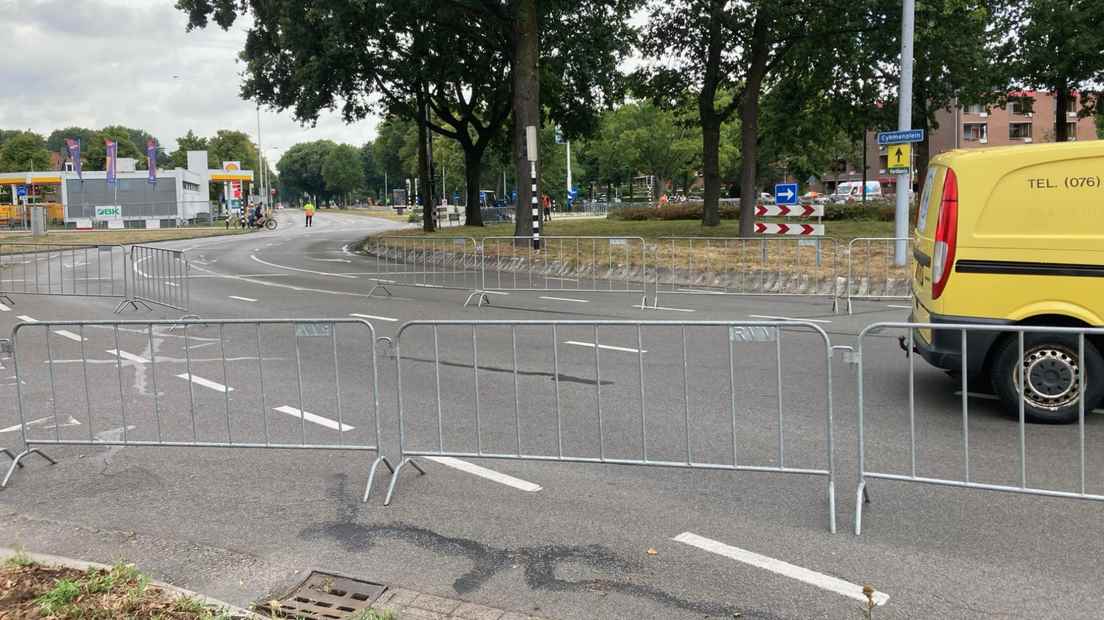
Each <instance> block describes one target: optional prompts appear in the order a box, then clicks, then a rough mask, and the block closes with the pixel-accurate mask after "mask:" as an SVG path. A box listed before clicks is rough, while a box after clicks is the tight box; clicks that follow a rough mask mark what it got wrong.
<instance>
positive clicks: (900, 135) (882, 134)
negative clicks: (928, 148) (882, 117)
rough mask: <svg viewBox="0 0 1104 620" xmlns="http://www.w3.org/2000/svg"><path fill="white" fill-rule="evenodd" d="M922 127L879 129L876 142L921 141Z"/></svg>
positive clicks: (902, 142) (883, 143)
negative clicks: (902, 129) (898, 129)
mask: <svg viewBox="0 0 1104 620" xmlns="http://www.w3.org/2000/svg"><path fill="white" fill-rule="evenodd" d="M923 141H924V130H923V129H906V130H905V131H879V132H878V144H879V145H882V146H884V145H886V144H905V143H906V142H923Z"/></svg>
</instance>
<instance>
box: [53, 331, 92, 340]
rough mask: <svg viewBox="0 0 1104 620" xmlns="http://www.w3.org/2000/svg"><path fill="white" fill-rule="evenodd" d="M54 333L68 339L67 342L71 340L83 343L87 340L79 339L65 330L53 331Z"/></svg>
mask: <svg viewBox="0 0 1104 620" xmlns="http://www.w3.org/2000/svg"><path fill="white" fill-rule="evenodd" d="M54 333H55V334H57V335H59V336H61V337H62V338H68V339H69V340H73V341H75V342H84V341H85V340H88V339H87V338H81V336H80V335H79V334H74V333H73V332H71V331H69V330H67V329H55V330H54Z"/></svg>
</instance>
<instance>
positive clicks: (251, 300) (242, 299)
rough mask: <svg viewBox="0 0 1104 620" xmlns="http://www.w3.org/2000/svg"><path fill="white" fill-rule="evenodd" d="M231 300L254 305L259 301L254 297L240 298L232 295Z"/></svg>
mask: <svg viewBox="0 0 1104 620" xmlns="http://www.w3.org/2000/svg"><path fill="white" fill-rule="evenodd" d="M230 299H237V300H238V301H248V302H249V303H253V302H255V301H257V300H256V299H253V298H252V297H238V296H237V295H230Z"/></svg>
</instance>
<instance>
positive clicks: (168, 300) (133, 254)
mask: <svg viewBox="0 0 1104 620" xmlns="http://www.w3.org/2000/svg"><path fill="white" fill-rule="evenodd" d="M130 269H131V271H133V273H132V274H130V279H129V283H130V286H129V290H128V295H127V298H126V300H124V301H122V302H121V303H120V304H119V306H118V307H117V308H115V312H119V311H120V310H122V309H123V308H124V307H126V306H128V305H129V306H131V307H133V308H134V309H137V308H138V305H139V304H141V305H143V306H145V307H146V309H147V310H149V309H150V307H149V305H148V304H157V305H159V306H165V307H168V308H173V309H175V310H180V311H181V312H187V311H188V310H189V305H190V294H189V284H188V282H189V278H188V275H189V274H188V271H189V265H188V260H187V259H186V258H185V257H184V252H183V251H181V250H167V249H164V248H154V247H149V246H144V245H135V246H131V248H130Z"/></svg>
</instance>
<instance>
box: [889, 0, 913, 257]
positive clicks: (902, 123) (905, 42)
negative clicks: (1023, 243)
mask: <svg viewBox="0 0 1104 620" xmlns="http://www.w3.org/2000/svg"><path fill="white" fill-rule="evenodd" d="M915 17H916V2H915V0H903V6H902V14H901V90H900V93H899V97H898V98H899V99H900V102H899V103H900V108H899V109H898V111H897V129H899V130H901V131H908V130H909V129H912V35H913V29H914V20H915ZM911 177H912V165H911V163H910V165H909V170H908V172H907V174H899V175H897V212H896V217H895V224H894V236H895V237H897V239H898V241H897V248H896V252H895V254H896V256H895V258H896V260H895V263H896V264H897V266H898V267H904V266H905V263H906V261H907V260H908V256H907V253H908V242H907V241H906V239H905V238H906V237H907V236H908V211H909V186H910V182H911V180H912V179H911Z"/></svg>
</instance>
